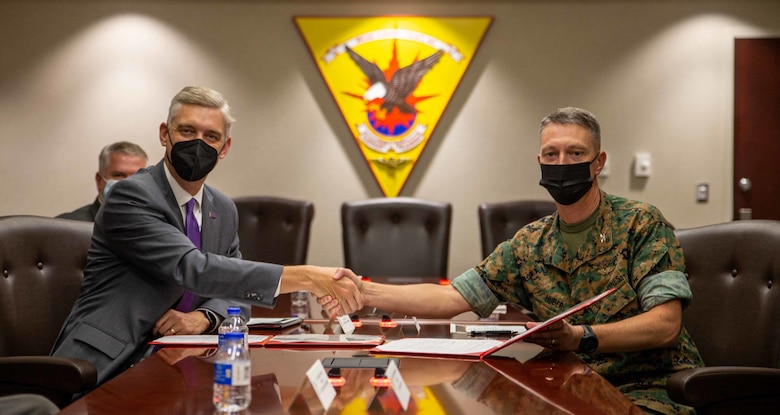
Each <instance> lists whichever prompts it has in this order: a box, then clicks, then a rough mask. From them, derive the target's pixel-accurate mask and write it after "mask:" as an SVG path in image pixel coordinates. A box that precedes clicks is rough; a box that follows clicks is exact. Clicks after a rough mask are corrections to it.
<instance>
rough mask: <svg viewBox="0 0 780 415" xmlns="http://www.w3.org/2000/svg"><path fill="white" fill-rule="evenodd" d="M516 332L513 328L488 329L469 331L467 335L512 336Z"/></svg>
mask: <svg viewBox="0 0 780 415" xmlns="http://www.w3.org/2000/svg"><path fill="white" fill-rule="evenodd" d="M515 334H517V332H516V331H513V330H489V331H470V332H469V336H486V337H492V336H514V335H515Z"/></svg>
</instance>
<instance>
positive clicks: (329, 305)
mask: <svg viewBox="0 0 780 415" xmlns="http://www.w3.org/2000/svg"><path fill="white" fill-rule="evenodd" d="M344 277H347V278H351V279H352V281H353V282H354V283H355V285H356V286H357V287H358V290H360V291H361V293H362V291H363V279H362V278H360V276H358V275H355V273H354V272H352V271H351V270H349V269H344V268H339V269H338V270H337V271H336V273H335V274H333V279H334V280H340V279H342V278H344ZM317 302H318V303H319V304H320V305H321V306H322V309H323V310H325V311H326V312H327V313H328V314H329V315H334V314H335V315H341V314H350V313H352V311H349V312H348V311H345V310H344V309H343V308H342V307H341V304H339V301H338V300H337V299H335V298H333V297H332V296H330V295H324V296H321V297H317ZM362 303H363V301H362V296H361V307H359V308H358V309H356V310H354V311H358V310H360V308H363V307H362Z"/></svg>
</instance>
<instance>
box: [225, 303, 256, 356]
mask: <svg viewBox="0 0 780 415" xmlns="http://www.w3.org/2000/svg"><path fill="white" fill-rule="evenodd" d="M227 312H228V315H227V317H226V318H225V321H223V322H222V324H220V325H219V331H218V333H219V337H218V339H219V340H218V342H217V346H218V347H222V345H223V344H224V342H225V334H226V333H230V332H239V333H242V334H243V335H244V345H243V346H244V350H249V327H247V325H246V321H245V320H244V317H243V316H241V309H240V308H238V307H228V309H227Z"/></svg>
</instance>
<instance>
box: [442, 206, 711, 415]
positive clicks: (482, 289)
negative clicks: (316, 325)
mask: <svg viewBox="0 0 780 415" xmlns="http://www.w3.org/2000/svg"><path fill="white" fill-rule="evenodd" d="M600 195H601V202H600V205H599V207H598V209H597V211H596V212H594V215H592V220H593V226H591V227H590V230H589V232H586V234H585V239H584V242H583V243H582V245H581V246H579V247H578V248H577V249H576V251H575V250H574V249H570V247H569V246H567V244H566V243H565V240H566V239H565V238H564V236H563V235H562V231H561V226H560V220H559V218H558V213H557V212H556V213H554V214H553V215H551V216H547V217H545V218H542V219H540V220H538V221H536V222H533V223H531V224H528V225H526V226H525V227H523V228H522V229H520V230H519V231H518V232H517V234H516V235H515V236H514V237H513V238H512V239H510V240H508V241H506V242H504V243H502V244H501V245H499V246H498V247H497V248H496V250H495V251H494V252H493V253H492V254H490V255H489V256H488V257H487V258H485V259H484V260H483V261H482V262H481V263H480V264H479V265H477V266H476V267H475V268H473V269H470V270H468V271H466V272H465V273H463V274H461V275H460V276H458V277H457V278H455V279H454V280H453V282H452V285H453V286H454V287H455V289H456V290H458V291H459V292H460V293H461V295H463V297H464V298H465V299H466V301H468V303H469V304H471V306H472V307H473V308H474V311H476V312H477V313H478V314H479V315H481V316H483V317H486V316H488V315H490V313H491V312H492V311H493V310H494V309H495V308H496V306H497V305H498V304H499V303H500V302H508V303H511V304H514V305H518V306H521V307H523V308H525V309H527V310H531V311H533V312H534V313H535V314H536V315H537V316H538V317H539V318H541V319H543V320H545V319H548V318H550V317H553V316H555V315H556V314H558V313H560V312H562V311H564V310H566V309H567V308H569V307H571V306H574V305H575V304H577V303H579V302H581V301H583V300H586V299H588V298H590V297H593V296H595V295H598V294H600V293H602V292H604V291H606V290H608V289H610V288H616V291H615V293H613V294H611V295H609V296H608V297H606V298H605V299H603V300H602V301H600V302H598V303H596V304H594V305H592V306H590V307H588V308H587V309H585V310H583V311H581V312H579V313H577V314H575V315H573V316H571V317H570V318H569V319H568V322H569V323H570V324H572V325H581V324H591V325H597V324H606V323H611V322H615V321H620V320H623V319H626V318H629V317H632V316H636V315H638V314H640V313H642V312H644V311H647V310H649V309H651V308H653V307H655V306H656V305H659V304H662V303H664V302H666V301H669V300H671V299H680V300H682V302H683V305H687V303H688V302H689V301H690V299H691V291H690V287H689V286H688V282H687V280H686V278H685V275H684V273H683V271H684V269H685V263H684V259H683V252H682V250H681V248H680V245H679V243H678V241H677V238H676V237H675V235H674V232H673V230H672V227H671V226H670V225H669V223H668V222H667V221H666V220H665V219H664V217H663V216H662V215H661V213H660V212H659V211H658V210H657V209H656V208H655V207H653V206H651V205H649V204H646V203H642V202H636V201H631V200H627V199H624V198H620V197H616V196H612V195H608V194H607V193H605V192H603V191H600ZM578 355H579V356H580V358H582V359H583V360H584V361H585V362H586V363H587V364H589V365H590V366H591V367H592V368H593V369H594V370H596V371H597V372H598V373H599V374H601V375H602V376H604V377H605V378H607V379H608V380H609V381H610V382H612V383H613V384H614V385H615V386H617V387H618V388H619V389H620V390H621V391H622V392H623V393H625V394H626V395H627V396H628V397H629V398H630V399H631V400H632V401H634V403H635V404H637V405H639V406H641V407H643V409H645V410H646V411H648V412H649V413H664V414H686V413H691V414H693V413H695V411H694V410H693V409H692V408H689V407H687V406H681V405H678V404H676V403H674V402H673V401H671V399H670V398H669V397H668V395H667V393H666V381H667V379H668V377H669V375H670V374H672V373H674V372H676V371H679V370H683V369H688V368H693V367H700V366H703V362H702V359H701V356H700V355H699V352H698V350H697V349H696V346H695V345H694V344H693V341H692V340H691V338H690V336H689V335H688V332H687V331H686V330H685V328H682V330H681V331H680V334H679V337H678V340H677V343H676V345H675V346H674V347H670V348H658V349H651V350H644V351H638V352H623V353H593V354H582V353H578Z"/></svg>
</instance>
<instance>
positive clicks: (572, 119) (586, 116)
mask: <svg viewBox="0 0 780 415" xmlns="http://www.w3.org/2000/svg"><path fill="white" fill-rule="evenodd" d="M548 124H577V125H579V126H582V127H584V128H585V129H587V130H588V132H589V133H590V136H591V137H592V138H593V141H594V143H595V144H596V151H601V126H599V121H598V120H597V119H596V116H595V115H593V114H592V113H590V112H589V111H586V110H584V109H582V108H576V107H566V108H558V109H557V110H555V112H553V113H552V114H550V115H548V116H546V117H544V119H543V120H542V122H541V124H540V125H539V134H541V133H542V130H544V127H546V126H547V125H548Z"/></svg>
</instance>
